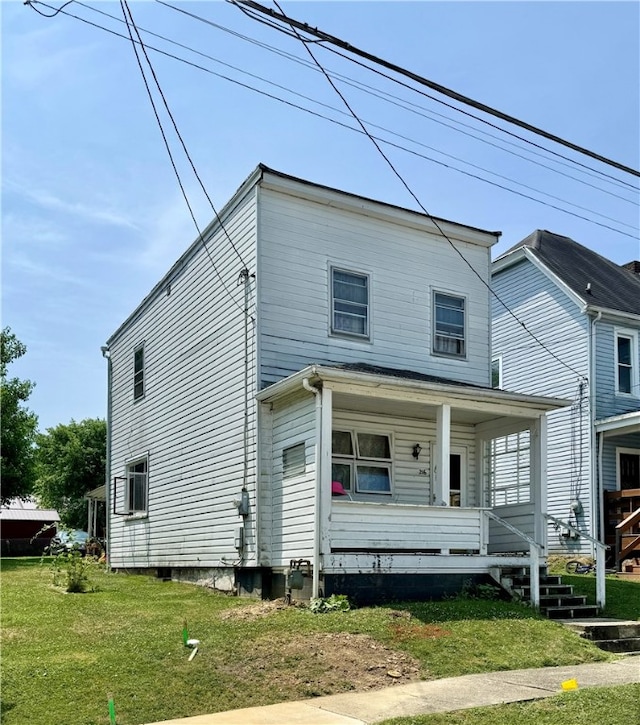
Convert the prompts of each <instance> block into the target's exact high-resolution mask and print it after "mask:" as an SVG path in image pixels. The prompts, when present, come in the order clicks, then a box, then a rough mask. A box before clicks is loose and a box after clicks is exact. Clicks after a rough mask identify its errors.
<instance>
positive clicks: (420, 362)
mask: <svg viewBox="0 0 640 725" xmlns="http://www.w3.org/2000/svg"><path fill="white" fill-rule="evenodd" d="M260 194H261V195H260V218H259V225H260V299H259V305H260V323H261V325H260V330H261V337H260V349H261V369H260V375H261V385H262V386H263V387H264V386H265V385H268V384H270V383H273V382H275V381H276V380H278V379H280V378H282V377H285V376H286V375H288V374H290V373H293V372H295V371H296V370H299V369H300V368H301V367H303V366H305V365H307V364H309V363H312V362H317V363H323V364H332V363H342V362H365V363H369V364H374V365H382V366H387V367H398V368H405V369H412V370H417V371H420V372H423V373H429V374H433V375H440V376H443V377H447V378H454V379H458V380H463V381H467V382H471V383H477V384H488V369H489V367H488V365H489V364H488V354H489V345H488V343H489V339H488V337H489V325H488V313H489V311H488V291H487V288H486V287H485V286H484V285H483V284H482V283H481V282H480V281H479V280H478V278H477V276H476V275H475V274H474V272H472V271H471V270H470V269H469V268H468V267H467V266H466V265H465V263H464V262H462V261H461V260H460V257H459V256H458V254H457V253H456V252H455V251H454V250H453V249H452V248H451V246H450V245H449V243H448V242H447V241H446V240H444V239H443V238H441V237H436V236H435V235H430V234H427V233H425V232H421V231H417V230H416V229H413V228H410V227H409V226H404V225H401V224H392V223H390V222H388V221H382V220H379V219H373V218H371V217H368V216H365V215H364V214H362V215H360V214H356V213H353V212H349V211H345V210H342V209H337V208H334V207H327V206H324V205H321V204H318V203H313V202H310V201H302V200H300V199H297V198H293V197H287V196H284V195H283V194H279V193H276V192H274V191H272V190H266V189H263V190H261V192H260ZM455 243H456V246H457V247H458V248H459V249H460V250H461V252H462V253H463V254H464V255H465V257H466V258H467V259H468V260H469V262H470V264H472V265H473V267H474V268H475V269H476V270H477V271H478V273H479V274H480V275H481V276H482V277H483V278H486V279H488V278H487V274H488V264H489V251H488V250H487V249H485V248H484V247H481V246H479V245H475V244H471V243H465V242H459V241H456V242H455ZM330 266H335V267H339V268H342V269H347V270H351V271H354V272H358V273H363V274H367V275H369V283H370V333H371V335H370V339H369V340H358V339H354V338H346V337H339V336H332V335H330V334H329V331H330V297H329V292H330V290H329V268H330ZM434 289H435V290H439V291H443V292H448V293H451V294H454V295H460V296H464V297H465V298H466V301H467V302H466V310H467V318H466V323H467V331H466V333H467V358H466V359H465V360H456V359H451V358H444V357H437V356H434V355H432V354H431V325H432V294H433V291H434Z"/></svg>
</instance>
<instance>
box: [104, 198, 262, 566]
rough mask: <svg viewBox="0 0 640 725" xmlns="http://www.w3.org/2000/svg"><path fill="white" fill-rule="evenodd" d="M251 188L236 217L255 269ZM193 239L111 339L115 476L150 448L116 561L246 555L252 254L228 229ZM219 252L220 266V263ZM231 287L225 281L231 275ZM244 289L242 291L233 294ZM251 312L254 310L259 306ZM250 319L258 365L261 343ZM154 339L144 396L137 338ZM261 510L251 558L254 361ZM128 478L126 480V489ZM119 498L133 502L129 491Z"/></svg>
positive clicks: (120, 524) (212, 560)
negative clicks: (244, 280)
mask: <svg viewBox="0 0 640 725" xmlns="http://www.w3.org/2000/svg"><path fill="white" fill-rule="evenodd" d="M254 193H255V192H251V194H250V195H249V197H248V198H245V199H244V200H243V201H242V202H241V203H240V204H239V206H238V208H236V209H235V210H234V212H233V214H232V215H231V217H230V218H227V219H225V226H226V229H227V231H228V232H229V234H230V235H231V237H232V239H233V240H234V243H235V245H236V247H237V249H238V251H239V252H240V254H241V255H242V257H243V259H244V262H245V263H246V264H247V265H248V267H249V269H250V270H251V271H253V270H254V269H255V228H256V222H255V204H254V200H253V194H254ZM208 249H209V254H210V255H211V258H209V256H208V255H207V254H206V253H205V251H204V250H203V249H202V246H201V245H194V246H193V248H192V249H191V250H190V251H189V252H188V253H186V254H185V256H184V258H183V260H182V263H181V265H179V266H177V268H176V269H174V273H173V275H169V276H168V279H167V281H169V282H170V289H169V288H168V287H167V286H166V285H163V286H162V287H161V288H160V289H158V290H157V291H156V292H155V293H153V294H151V295H150V296H149V298H148V299H147V300H146V301H145V302H144V303H143V304H142V305H141V307H140V308H139V309H138V310H137V311H136V313H134V315H133V316H132V317H131V318H130V319H129V320H128V321H127V323H126V324H125V325H123V327H122V328H121V329H120V330H119V331H118V332H117V333H116V334H115V335H114V337H113V338H112V340H111V341H110V348H111V361H112V370H113V375H112V400H113V403H112V432H113V433H112V442H111V443H112V445H111V476H112V477H113V476H124V475H125V468H126V465H127V462H128V461H131V460H132V459H135V458H138V457H140V456H142V455H145V454H148V456H149V495H148V516H147V517H146V518H140V519H138V518H132V517H122V516H111V532H110V534H111V535H110V546H111V564H112V566H114V567H146V566H151V567H153V566H198V567H211V566H220V565H221V563H224V562H222V559H223V558H227V559H228V560H229V561H233V560H234V559H237V558H238V556H237V551H236V549H235V548H234V529H235V527H237V526H238V525H239V524H242V519H241V517H239V516H238V512H237V509H236V508H235V506H234V504H233V499H234V498H238V497H239V493H240V490H241V487H242V482H243V470H244V466H243V459H244V456H243V430H244V400H245V381H244V357H245V334H244V331H245V326H244V314H243V310H242V306H243V303H244V299H243V288H242V286H238V285H237V280H238V274H239V272H240V271H241V269H242V267H243V264H242V262H241V261H240V260H239V259H238V256H237V255H236V253H235V252H234V251H233V249H232V248H231V245H230V243H229V241H228V239H227V237H226V235H225V234H224V233H220V232H217V233H215V234H214V237H213V239H211V240H210V241H209V243H208ZM214 264H215V267H216V269H217V272H216V270H215V269H214ZM220 277H221V278H222V280H223V281H224V284H225V285H226V287H227V289H226V290H225V288H224V287H223V285H222V283H221V279H220ZM232 297H233V299H232ZM251 314H255V312H254V310H253V309H252V310H251ZM249 330H250V347H249V360H250V370H252V369H255V368H254V366H255V350H254V348H255V345H254V342H253V330H252V326H251V325H250V326H249ZM142 342H144V354H145V370H144V375H145V396H144V398H143V399H141V400H138V401H136V402H134V401H133V350H134V347H136V346H137V345H139V344H140V343H142ZM247 395H248V399H249V400H250V401H251V406H250V409H249V410H250V416H249V421H248V423H249V434H250V435H249V461H248V470H249V472H250V478H249V480H248V488H249V491H250V494H251V499H252V506H251V514H250V516H249V517H248V519H247V521H246V525H245V531H246V535H247V560H248V561H251V560H252V557H253V551H254V547H255V537H254V520H255V506H254V503H255V476H254V463H255V410H254V407H255V402H254V401H253V397H254V395H255V373H252V374H251V375H250V378H249V390H248V391H247ZM122 485H123V483H122V482H119V487H120V489H121V490H122ZM118 505H119V506H122V505H123V500H122V496H120V502H119V504H118Z"/></svg>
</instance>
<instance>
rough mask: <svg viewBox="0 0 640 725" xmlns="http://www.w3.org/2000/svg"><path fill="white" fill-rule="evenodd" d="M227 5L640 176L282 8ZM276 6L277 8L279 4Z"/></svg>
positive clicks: (250, 1) (242, 1)
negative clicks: (249, 9) (281, 24)
mask: <svg viewBox="0 0 640 725" xmlns="http://www.w3.org/2000/svg"><path fill="white" fill-rule="evenodd" d="M227 2H230V3H231V4H232V5H236V6H237V7H238V8H240V9H241V10H243V12H244V8H243V7H242V6H246V7H248V8H251V9H252V10H254V11H257V12H259V13H262V14H264V15H267V16H268V17H270V18H273V19H275V20H277V21H281V22H284V23H286V24H287V25H289V26H290V27H291V28H293V29H296V30H302V31H304V32H305V33H307V34H309V35H313V36H315V37H316V38H319V40H320V41H321V42H327V43H330V44H331V45H335V46H338V47H339V48H342V49H343V50H346V51H348V52H349V53H351V54H354V55H358V56H360V57H362V58H366V59H367V60H369V61H371V62H373V63H376V64H377V65H381V66H383V67H384V68H387V69H388V70H392V71H394V72H395V73H399V74H400V75H403V76H405V77H407V78H411V79H412V80H413V81H415V82H417V83H419V84H420V85H424V86H427V87H428V88H431V89H432V90H435V91H437V92H438V93H441V94H443V95H445V96H447V97H449V98H452V99H454V100H456V101H458V102H459V103H462V104H464V105H466V106H471V107H472V108H475V109H477V110H479V111H482V112H483V113H487V114H489V115H491V116H495V117H496V118H500V119H501V120H503V121H506V122H507V123H510V124H512V125H515V126H519V127H520V128H523V129H525V130H527V131H529V132H531V133H533V134H535V135H537V136H543V137H544V138H546V139H548V140H550V141H553V142H554V143H557V144H559V145H561V146H565V147H566V148H570V149H572V150H573V151H576V152H578V153H580V154H583V155H585V156H589V157H590V158H593V159H595V160H596V161H600V162H601V163H603V164H606V165H608V166H612V167H614V168H616V169H618V170H620V171H623V172H625V173H627V174H631V175H632V176H636V177H640V171H637V170H636V169H632V168H630V167H628V166H625V165H624V164H621V163H619V162H617V161H613V160H612V159H608V158H606V157H605V156H601V155H600V154H597V153H595V152H594V151H590V150H589V149H586V148H584V147H582V146H578V145H577V144H574V143H573V142H571V141H567V140H565V139H563V138H560V137H559V136H556V135H555V134H552V133H549V132H548V131H544V130H543V129H540V128H537V127H536V126H533V125H531V124H530V123H527V122H526V121H521V120H520V119H518V118H515V116H510V115H509V114H507V113H504V112H502V111H499V110H498V109H495V108H492V107H491V106H488V105H486V104H484V103H480V102H479V101H475V100H473V99H472V98H469V97H468V96H464V95H462V94H461V93H458V92H457V91H453V90H451V89H450V88H447V87H446V86H443V85H440V84H439V83H435V82H434V81H431V80H429V79H428V78H424V77H423V76H420V75H418V74H417V73H413V72H412V71H410V70H407V69H406V68H403V67H402V66H399V65H396V64H395V63H391V62H389V61H387V60H384V59H383V58H380V57H378V56H375V55H373V54H372V53H368V52H367V51H365V50H362V49H360V48H357V47H355V46H353V45H351V44H350V43H347V42H345V41H344V40H341V39H340V38H337V37H335V36H333V35H329V34H328V33H325V32H324V31H322V30H319V29H318V28H312V27H310V26H309V25H307V23H302V22H300V21H298V20H294V19H292V18H289V17H288V16H286V15H285V14H284V12H283V11H282V9H281V8H279V9H280V14H278V13H276V12H275V11H274V10H272V9H271V8H266V7H264V5H260V3H258V2H255V0H227ZM276 5H277V3H276ZM278 7H279V6H278ZM298 38H299V40H300V41H301V42H303V43H305V47H306V46H307V44H308V42H309V41H308V40H305V39H303V38H302V37H301V36H299V35H298ZM323 47H324V46H323ZM307 49H308V48H307Z"/></svg>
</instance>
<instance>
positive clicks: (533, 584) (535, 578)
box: [484, 511, 542, 609]
mask: <svg viewBox="0 0 640 725" xmlns="http://www.w3.org/2000/svg"><path fill="white" fill-rule="evenodd" d="M484 513H485V514H486V516H487V517H488V518H491V519H493V520H494V521H497V522H498V523H499V524H501V525H502V526H504V527H505V529H508V530H509V531H511V533H513V534H515V535H516V536H519V537H520V538H521V539H524V540H525V541H526V542H527V543H528V544H529V579H530V590H531V604H532V605H533V607H534V608H535V609H539V608H540V555H541V553H542V546H541V545H540V544H539V543H538V542H537V541H534V539H532V538H531V537H530V536H529V535H528V534H525V533H524V531H520V529H518V528H516V527H515V526H514V525H513V524H510V523H509V522H508V521H505V520H504V519H501V518H500V517H499V516H496V514H494V513H493V511H485V512H484Z"/></svg>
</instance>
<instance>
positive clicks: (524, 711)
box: [380, 685, 640, 725]
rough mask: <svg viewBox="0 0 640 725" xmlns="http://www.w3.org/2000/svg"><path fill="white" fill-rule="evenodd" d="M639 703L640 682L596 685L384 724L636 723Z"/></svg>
mask: <svg viewBox="0 0 640 725" xmlns="http://www.w3.org/2000/svg"><path fill="white" fill-rule="evenodd" d="M639 702H640V685H618V686H615V687H592V688H589V689H588V690H577V691H574V692H563V693H562V694H560V695H556V696H554V697H550V698H547V699H544V700H535V701H533V702H515V703H512V704H509V705H496V706H495V707H478V708H473V709H470V710H456V711H455V712H445V713H439V714H437V715H419V716H418V717H399V718H394V719H392V720H385V721H384V723H380V725H513V724H514V723H524V724H526V725H594V724H595V723H597V725H633V723H637V722H638V703H639Z"/></svg>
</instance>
